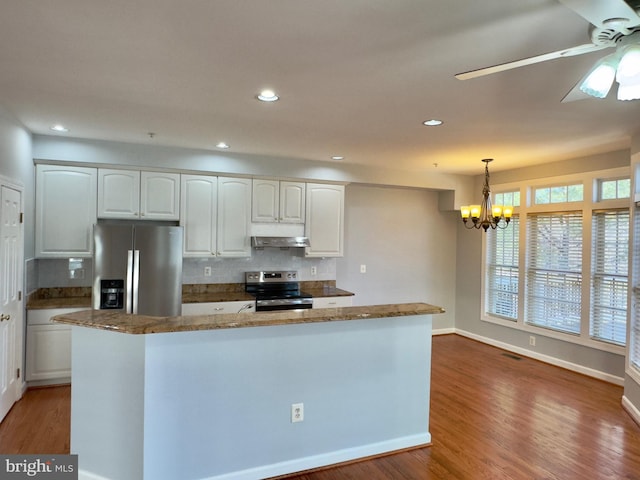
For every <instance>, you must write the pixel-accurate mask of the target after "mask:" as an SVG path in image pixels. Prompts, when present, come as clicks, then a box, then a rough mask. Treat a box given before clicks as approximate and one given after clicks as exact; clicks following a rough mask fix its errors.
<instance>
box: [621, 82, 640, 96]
mask: <svg viewBox="0 0 640 480" xmlns="http://www.w3.org/2000/svg"><path fill="white" fill-rule="evenodd" d="M639 98H640V82H638V83H636V84H635V85H633V84H627V85H625V84H622V83H621V84H620V85H618V100H638V99H639Z"/></svg>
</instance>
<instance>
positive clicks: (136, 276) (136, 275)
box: [131, 250, 140, 314]
mask: <svg viewBox="0 0 640 480" xmlns="http://www.w3.org/2000/svg"><path fill="white" fill-rule="evenodd" d="M139 286H140V250H134V251H133V285H132V287H133V289H132V292H131V293H132V296H133V311H132V312H131V313H134V314H137V313H138V287H139Z"/></svg>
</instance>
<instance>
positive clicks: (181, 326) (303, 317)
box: [52, 303, 444, 334]
mask: <svg viewBox="0 0 640 480" xmlns="http://www.w3.org/2000/svg"><path fill="white" fill-rule="evenodd" d="M438 313H444V309H443V308H442V307H437V306H435V305H429V304H427V303H400V304H390V305H370V306H363V307H340V308H318V309H305V310H281V311H276V312H258V313H225V314H219V315H185V316H177V317H152V316H147V315H131V314H124V313H118V312H113V311H109V310H83V311H81V312H75V313H69V314H65V315H57V316H55V317H53V318H52V320H53V321H54V322H56V323H63V324H67V325H75V326H81V327H88V328H97V329H100V330H109V331H113V332H120V333H129V334H149V333H170V332H188V331H196V330H217V329H226V328H246V327H264V326H271V325H292V324H299V323H316V322H332V321H347V320H364V319H368V318H370V319H374V318H387V317H388V318H391V317H404V316H411V315H432V314H438Z"/></svg>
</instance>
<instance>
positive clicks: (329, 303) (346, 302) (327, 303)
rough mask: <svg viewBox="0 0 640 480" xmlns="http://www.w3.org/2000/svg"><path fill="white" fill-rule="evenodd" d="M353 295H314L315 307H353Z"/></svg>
mask: <svg viewBox="0 0 640 480" xmlns="http://www.w3.org/2000/svg"><path fill="white" fill-rule="evenodd" d="M352 305H353V297H313V308H338V307H351V306H352Z"/></svg>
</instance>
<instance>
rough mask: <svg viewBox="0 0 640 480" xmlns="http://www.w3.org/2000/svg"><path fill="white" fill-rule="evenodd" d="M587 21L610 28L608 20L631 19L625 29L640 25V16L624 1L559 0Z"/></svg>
mask: <svg viewBox="0 0 640 480" xmlns="http://www.w3.org/2000/svg"><path fill="white" fill-rule="evenodd" d="M559 1H560V3H562V4H563V5H564V6H566V7H568V8H570V9H571V10H573V11H574V12H576V13H577V14H578V15H580V16H581V17H582V18H584V19H585V20H586V21H588V22H589V23H591V24H592V25H595V26H596V27H600V28H609V26H610V24H607V22H606V20H610V19H624V18H627V19H629V22H628V23H626V24H624V25H623V26H624V27H627V28H631V27H635V26H637V25H640V16H638V13H637V12H636V11H635V10H634V9H633V8H631V7H630V6H629V5H628V4H627V3H626V2H625V1H624V0H559Z"/></svg>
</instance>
